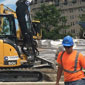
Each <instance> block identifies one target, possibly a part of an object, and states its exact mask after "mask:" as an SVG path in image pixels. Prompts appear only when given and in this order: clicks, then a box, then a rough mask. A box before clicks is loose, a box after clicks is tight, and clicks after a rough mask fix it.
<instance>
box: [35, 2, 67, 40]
mask: <svg viewBox="0 0 85 85" xmlns="http://www.w3.org/2000/svg"><path fill="white" fill-rule="evenodd" d="M34 18H35V19H36V20H40V22H41V26H42V29H43V31H42V32H43V33H42V35H43V38H45V39H59V38H61V37H62V36H63V35H61V34H60V33H59V31H60V30H61V29H67V28H68V27H67V26H66V25H65V24H66V21H67V20H66V17H65V16H61V10H60V9H57V8H56V7H55V6H54V5H48V6H46V5H45V4H43V5H41V7H40V10H39V11H37V12H36V14H35V17H34Z"/></svg>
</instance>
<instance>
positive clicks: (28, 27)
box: [25, 14, 31, 31]
mask: <svg viewBox="0 0 85 85" xmlns="http://www.w3.org/2000/svg"><path fill="white" fill-rule="evenodd" d="M25 20H26V25H27V29H28V30H29V31H31V22H30V17H29V16H28V15H27V14H26V15H25Z"/></svg>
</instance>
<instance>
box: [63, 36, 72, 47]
mask: <svg viewBox="0 0 85 85" xmlns="http://www.w3.org/2000/svg"><path fill="white" fill-rule="evenodd" d="M62 44H63V46H73V44H74V43H73V39H72V37H71V36H69V35H68V36H66V37H64V39H63V42H62Z"/></svg>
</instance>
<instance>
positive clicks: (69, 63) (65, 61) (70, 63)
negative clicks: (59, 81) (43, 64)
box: [57, 50, 85, 82]
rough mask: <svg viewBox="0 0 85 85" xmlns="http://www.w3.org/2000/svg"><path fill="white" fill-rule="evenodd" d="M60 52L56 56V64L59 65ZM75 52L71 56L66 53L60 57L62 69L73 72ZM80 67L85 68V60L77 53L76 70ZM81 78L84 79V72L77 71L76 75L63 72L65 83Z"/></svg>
mask: <svg viewBox="0 0 85 85" xmlns="http://www.w3.org/2000/svg"><path fill="white" fill-rule="evenodd" d="M61 54H62V52H60V53H59V54H58V58H57V63H58V64H61V59H60V56H61ZM76 54H77V51H75V50H73V52H72V53H71V54H67V53H66V52H64V54H63V56H62V64H61V65H63V68H64V69H66V70H69V71H73V70H74V65H75V57H76ZM81 67H83V68H85V58H84V56H83V55H82V54H81V53H79V56H78V63H77V70H79V69H80V68H81ZM81 78H84V72H83V71H82V70H81V71H78V72H76V73H69V72H65V71H64V81H65V82H69V81H75V80H79V79H81Z"/></svg>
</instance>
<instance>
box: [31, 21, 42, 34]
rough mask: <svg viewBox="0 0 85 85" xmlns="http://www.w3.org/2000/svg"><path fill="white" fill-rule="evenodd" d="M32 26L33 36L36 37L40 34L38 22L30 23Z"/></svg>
mask: <svg viewBox="0 0 85 85" xmlns="http://www.w3.org/2000/svg"><path fill="white" fill-rule="evenodd" d="M32 25H33V28H34V31H35V32H34V34H33V35H35V36H36V35H37V33H38V34H40V30H41V29H40V22H32Z"/></svg>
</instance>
